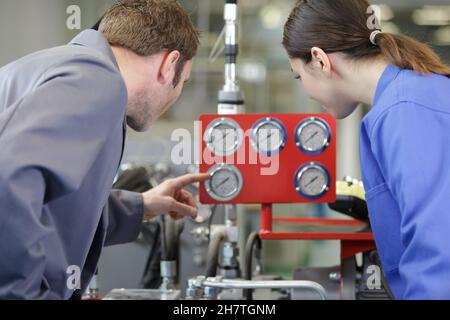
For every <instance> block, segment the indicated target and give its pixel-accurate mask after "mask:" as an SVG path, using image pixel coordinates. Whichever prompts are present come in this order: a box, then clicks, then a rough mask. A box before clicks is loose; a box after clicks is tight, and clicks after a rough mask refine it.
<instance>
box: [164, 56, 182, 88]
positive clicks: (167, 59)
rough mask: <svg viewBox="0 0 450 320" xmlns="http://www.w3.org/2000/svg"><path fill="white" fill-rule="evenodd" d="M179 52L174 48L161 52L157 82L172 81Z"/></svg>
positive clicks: (165, 82)
mask: <svg viewBox="0 0 450 320" xmlns="http://www.w3.org/2000/svg"><path fill="white" fill-rule="evenodd" d="M180 57H181V54H180V52H179V51H177V50H174V51H170V52H166V53H165V54H163V56H162V59H161V60H160V61H161V65H160V68H159V71H158V82H159V83H161V84H167V83H172V81H173V78H174V76H175V71H176V66H177V63H178V61H179V60H180Z"/></svg>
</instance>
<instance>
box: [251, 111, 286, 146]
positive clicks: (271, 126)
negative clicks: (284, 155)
mask: <svg viewBox="0 0 450 320" xmlns="http://www.w3.org/2000/svg"><path fill="white" fill-rule="evenodd" d="M253 130H254V131H253V136H252V143H253V145H254V146H255V148H256V150H257V151H258V152H261V153H266V154H273V153H276V152H279V151H280V150H281V149H282V148H283V147H284V146H285V144H286V134H285V129H284V128H283V126H282V125H281V124H280V123H279V122H278V121H275V120H271V119H267V120H266V121H264V122H262V123H260V124H258V125H257V126H256V127H254V129H253Z"/></svg>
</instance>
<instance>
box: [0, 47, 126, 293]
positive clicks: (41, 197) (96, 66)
mask: <svg viewBox="0 0 450 320" xmlns="http://www.w3.org/2000/svg"><path fill="white" fill-rule="evenodd" d="M126 99H127V98H126V88H125V86H124V83H123V80H122V78H121V77H120V74H118V72H117V70H116V69H115V67H114V66H113V65H112V64H110V63H107V62H106V61H103V60H102V59H100V58H96V57H93V56H89V55H73V56H71V57H70V58H68V59H66V61H64V62H63V63H58V64H57V65H55V66H54V67H53V68H51V70H49V71H48V72H47V73H46V74H45V75H44V76H43V77H42V78H41V80H40V82H39V84H38V85H37V86H36V87H35V89H34V90H33V91H32V92H30V93H28V94H26V95H24V96H23V97H22V98H21V99H19V100H18V101H17V102H15V103H14V104H13V105H11V106H9V107H8V108H7V110H6V111H5V112H3V113H2V114H0V150H1V151H0V257H1V259H0V298H7V299H48V298H55V297H54V296H52V293H51V289H50V288H49V286H48V283H47V281H46V279H45V275H44V271H45V268H46V255H47V254H48V253H47V252H46V250H45V247H44V245H43V240H44V239H45V238H46V236H47V235H48V234H50V233H52V232H53V226H52V219H51V216H49V215H48V214H47V213H46V211H45V210H44V205H45V204H46V203H47V202H50V201H52V200H55V199H58V198H60V197H62V196H64V195H67V194H70V193H72V192H73V191H75V190H77V189H78V188H79V186H80V185H81V184H82V182H83V180H84V177H85V176H86V174H87V172H88V171H89V168H90V167H91V166H92V163H93V162H94V161H95V159H96V157H97V154H98V153H99V152H100V150H101V149H102V146H103V145H104V142H105V141H106V139H107V136H108V133H109V132H110V131H111V130H117V128H118V126H122V124H123V120H124V112H125V108H124V106H125V105H126ZM80 141H83V143H82V144H80V143H79V142H80ZM80 146H82V147H81V148H80ZM56 298H58V297H56Z"/></svg>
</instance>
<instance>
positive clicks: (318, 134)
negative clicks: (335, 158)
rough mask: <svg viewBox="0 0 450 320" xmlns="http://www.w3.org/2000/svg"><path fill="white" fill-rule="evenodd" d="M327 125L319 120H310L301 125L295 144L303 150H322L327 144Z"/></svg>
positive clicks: (328, 135)
mask: <svg viewBox="0 0 450 320" xmlns="http://www.w3.org/2000/svg"><path fill="white" fill-rule="evenodd" d="M329 137H330V132H329V129H328V127H327V126H326V125H325V124H323V123H322V122H321V121H319V120H313V119H312V120H310V121H307V122H305V123H304V124H303V125H301V126H300V127H299V129H298V132H297V145H298V146H299V147H300V148H301V149H302V150H303V151H305V152H312V153H317V152H321V151H323V150H324V149H325V148H326V147H327V146H328V144H329Z"/></svg>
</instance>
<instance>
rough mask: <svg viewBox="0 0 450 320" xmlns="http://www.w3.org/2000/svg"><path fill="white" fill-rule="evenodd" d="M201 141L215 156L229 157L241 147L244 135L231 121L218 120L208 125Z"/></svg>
mask: <svg viewBox="0 0 450 320" xmlns="http://www.w3.org/2000/svg"><path fill="white" fill-rule="evenodd" d="M203 139H204V141H205V143H206V145H207V146H208V148H209V150H211V151H212V152H213V153H214V154H215V155H218V156H229V155H232V154H233V153H235V152H236V151H237V150H238V149H239V147H240V146H241V144H242V142H243V140H244V133H243V131H242V129H241V127H240V126H239V124H238V123H237V122H236V121H234V120H233V119H230V118H219V119H216V120H214V121H212V122H211V123H210V124H209V126H208V127H207V128H206V131H205V134H204V137H203Z"/></svg>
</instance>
